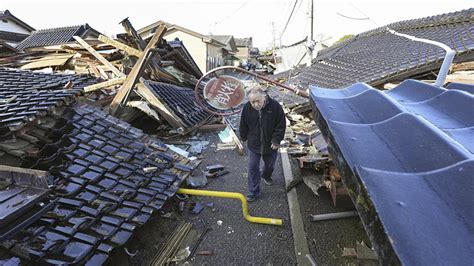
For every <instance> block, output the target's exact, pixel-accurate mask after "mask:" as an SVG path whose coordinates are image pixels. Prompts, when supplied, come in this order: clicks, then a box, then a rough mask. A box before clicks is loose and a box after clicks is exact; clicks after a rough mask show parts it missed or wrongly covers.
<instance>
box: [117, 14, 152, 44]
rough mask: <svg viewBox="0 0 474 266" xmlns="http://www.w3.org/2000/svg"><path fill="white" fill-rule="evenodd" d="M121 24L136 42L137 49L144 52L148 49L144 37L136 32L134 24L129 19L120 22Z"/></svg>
mask: <svg viewBox="0 0 474 266" xmlns="http://www.w3.org/2000/svg"><path fill="white" fill-rule="evenodd" d="M120 24H122V26H123V27H124V29H125V31H126V32H127V33H128V34H129V35H130V36H132V37H133V40H134V41H135V43H136V44H137V47H138V49H140V50H144V49H145V47H146V43H145V41H144V40H143V39H142V37H141V36H140V34H138V32H137V31H136V30H135V28H134V27H133V25H132V23H131V22H130V20H128V18H125V19H124V20H122V21H121V22H120Z"/></svg>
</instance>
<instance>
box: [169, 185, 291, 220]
mask: <svg viewBox="0 0 474 266" xmlns="http://www.w3.org/2000/svg"><path fill="white" fill-rule="evenodd" d="M177 193H178V194H188V195H195V196H207V197H219V198H229V199H239V200H240V201H241V202H242V212H243V214H244V217H245V219H246V220H247V221H249V222H251V223H260V224H271V225H282V224H283V221H282V220H281V219H274V218H264V217H254V216H251V215H250V214H249V210H248V204H247V199H246V198H245V197H244V195H242V194H241V193H236V192H224V191H210V190H200V189H187V188H180V189H178V191H177Z"/></svg>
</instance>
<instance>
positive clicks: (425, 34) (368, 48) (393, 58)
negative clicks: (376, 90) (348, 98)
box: [298, 9, 474, 88]
mask: <svg viewBox="0 0 474 266" xmlns="http://www.w3.org/2000/svg"><path fill="white" fill-rule="evenodd" d="M473 13H474V9H468V10H463V11H459V12H454V13H450V14H444V15H438V16H432V17H426V18H420V19H413V20H408V21H402V22H395V23H392V24H389V25H386V26H383V27H379V28H376V29H374V30H370V31H367V32H363V33H360V34H357V35H355V36H353V37H351V38H349V39H348V40H345V41H343V42H341V43H339V44H336V45H333V46H331V47H329V48H327V49H325V50H322V51H321V52H320V53H319V54H318V56H317V57H316V58H315V59H314V60H313V64H312V65H311V67H309V68H307V69H305V70H303V71H302V72H301V74H300V75H299V76H298V80H299V81H300V82H301V86H304V87H307V86H308V85H315V86H320V87H324V88H343V87H346V86H349V85H351V84H353V83H356V82H365V83H367V84H369V85H371V86H379V85H383V84H384V83H387V82H393V81H402V80H404V79H406V78H410V77H422V76H424V75H425V76H426V75H427V74H430V73H431V71H436V70H438V69H439V67H440V66H441V63H442V60H443V58H444V55H445V51H444V50H443V49H442V48H440V47H437V46H435V45H432V44H427V43H422V42H415V41H412V40H409V39H407V38H404V37H400V36H397V35H394V34H392V33H390V31H389V30H394V31H396V32H398V33H403V34H408V35H411V36H415V37H418V38H424V39H429V40H433V41H438V42H441V43H444V44H446V45H448V46H449V47H450V48H451V49H453V50H455V51H456V56H455V62H464V61H472V60H473V55H472V54H473V53H472V50H473V49H474V35H473V34H472V23H473V20H474V18H473V16H474V15H473Z"/></svg>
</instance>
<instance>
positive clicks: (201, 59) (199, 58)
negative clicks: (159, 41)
mask: <svg viewBox="0 0 474 266" xmlns="http://www.w3.org/2000/svg"><path fill="white" fill-rule="evenodd" d="M163 38H164V39H165V40H167V41H172V40H174V39H175V38H178V39H179V40H181V41H182V42H183V44H184V46H185V47H186V49H187V50H188V52H189V54H190V55H191V56H192V58H193V59H194V62H196V64H197V65H198V67H199V69H200V70H201V72H202V73H205V72H206V62H207V52H206V43H204V42H203V41H202V40H201V38H198V37H196V36H193V35H191V34H188V33H185V32H181V31H176V30H171V31H169V32H166V33H165V35H164V37H163Z"/></svg>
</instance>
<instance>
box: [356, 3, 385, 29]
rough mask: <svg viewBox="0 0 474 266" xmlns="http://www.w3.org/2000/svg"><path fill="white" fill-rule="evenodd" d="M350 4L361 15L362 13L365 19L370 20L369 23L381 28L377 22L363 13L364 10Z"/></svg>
mask: <svg viewBox="0 0 474 266" xmlns="http://www.w3.org/2000/svg"><path fill="white" fill-rule="evenodd" d="M350 4H351V6H352V7H353V8H355V10H357V11H359V13H361V14H362V15H363V16H364V17H366V18H368V19H369V21H370V22H372V23H373V24H374V25H375V26H377V27H378V26H379V24H377V23H376V22H375V21H373V20H372V19H370V17H369V16H367V15H366V14H365V13H364V12H362V10H360V9H359V8H357V7H356V6H355V5H354V4H353V3H350Z"/></svg>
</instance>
